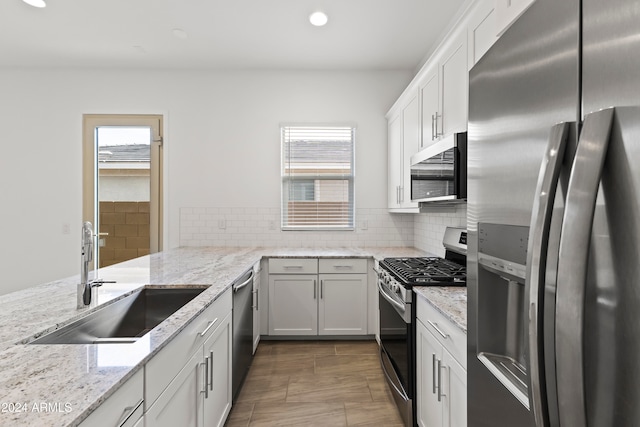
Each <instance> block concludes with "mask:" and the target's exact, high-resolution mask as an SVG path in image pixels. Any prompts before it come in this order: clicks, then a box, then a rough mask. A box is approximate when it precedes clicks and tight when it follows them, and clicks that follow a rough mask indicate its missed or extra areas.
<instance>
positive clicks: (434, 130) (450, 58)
mask: <svg viewBox="0 0 640 427" xmlns="http://www.w3.org/2000/svg"><path fill="white" fill-rule="evenodd" d="M468 71H469V69H468V67H467V32H466V31H464V28H460V29H457V31H455V32H453V33H452V34H451V35H450V37H448V38H447V39H446V40H445V42H444V43H443V44H442V45H441V47H440V49H439V50H438V52H437V53H436V54H435V55H434V57H432V59H431V60H430V61H429V62H427V64H426V65H425V67H424V68H423V69H422V70H421V72H420V74H419V76H420V77H419V83H418V84H419V88H420V90H419V92H420V107H421V109H420V110H421V112H420V124H419V126H420V131H421V132H420V135H421V138H420V144H419V148H420V149H422V148H425V147H427V146H429V145H431V144H432V143H433V142H434V141H436V140H439V139H440V138H442V137H443V136H447V135H450V134H452V133H454V132H464V131H465V130H467V110H468V104H469V102H468V92H469V83H468V80H469V77H468V76H469V74H468Z"/></svg>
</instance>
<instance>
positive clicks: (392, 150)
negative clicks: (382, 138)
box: [387, 116, 402, 209]
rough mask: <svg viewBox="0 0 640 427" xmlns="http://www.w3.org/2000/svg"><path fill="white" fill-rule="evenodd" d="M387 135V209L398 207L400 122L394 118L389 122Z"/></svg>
mask: <svg viewBox="0 0 640 427" xmlns="http://www.w3.org/2000/svg"><path fill="white" fill-rule="evenodd" d="M388 126H389V135H388V142H387V143H388V159H387V160H388V162H389V166H388V176H387V185H388V201H387V205H388V208H389V209H394V208H398V207H400V179H401V177H402V120H401V119H400V116H396V117H394V118H392V119H390V120H389V125H388Z"/></svg>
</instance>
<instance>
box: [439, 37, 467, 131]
mask: <svg viewBox="0 0 640 427" xmlns="http://www.w3.org/2000/svg"><path fill="white" fill-rule="evenodd" d="M440 79H441V85H440V86H441V91H442V92H441V100H442V105H441V111H442V122H441V126H442V134H443V135H450V134H451V133H454V132H464V131H465V130H466V129H467V114H468V112H467V110H468V108H469V107H468V103H469V102H468V97H469V94H468V92H469V82H468V81H469V72H468V70H467V34H466V32H463V33H461V34H459V35H458V36H457V37H456V38H455V39H454V40H453V41H452V44H451V45H450V47H449V48H448V49H447V50H446V51H445V53H444V56H443V60H442V62H441V63H440Z"/></svg>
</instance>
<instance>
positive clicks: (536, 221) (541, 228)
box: [525, 122, 570, 427]
mask: <svg viewBox="0 0 640 427" xmlns="http://www.w3.org/2000/svg"><path fill="white" fill-rule="evenodd" d="M569 125H570V124H569V123H566V122H565V123H559V124H557V125H555V126H553V127H552V128H551V133H550V136H549V142H548V144H547V148H546V150H545V153H544V157H543V160H542V164H541V166H540V173H539V175H538V183H537V184H536V190H535V199H534V202H533V213H532V216H531V227H530V228H529V230H530V232H529V245H528V249H527V272H526V279H525V307H527V308H528V329H529V337H528V338H529V341H528V349H527V350H528V354H529V368H528V372H529V389H530V393H529V407H530V408H532V412H533V415H534V419H535V421H536V426H540V427H547V426H549V418H548V411H547V409H546V404H545V400H544V398H543V396H542V391H541V390H542V385H543V384H544V370H543V369H541V364H542V361H543V360H544V354H543V353H542V352H541V349H542V348H543V346H542V340H543V336H542V334H541V331H542V323H543V319H544V316H543V314H544V313H543V310H542V306H543V305H542V304H541V302H542V298H543V294H544V279H545V271H546V259H547V247H548V242H549V232H550V229H551V217H552V213H553V202H554V200H555V196H556V189H557V188H558V180H559V177H560V171H561V169H562V162H563V159H564V155H565V151H566V147H567V139H568V136H569Z"/></svg>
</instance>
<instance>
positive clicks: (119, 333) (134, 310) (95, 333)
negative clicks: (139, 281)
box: [29, 288, 206, 344]
mask: <svg viewBox="0 0 640 427" xmlns="http://www.w3.org/2000/svg"><path fill="white" fill-rule="evenodd" d="M205 289H206V288H144V289H142V290H141V291H139V292H136V293H134V294H131V295H129V296H127V297H125V298H123V299H121V300H118V301H116V302H114V303H113V304H109V305H107V306H105V307H103V308H100V309H98V310H96V311H94V312H92V313H91V314H88V315H87V316H85V317H83V318H82V319H79V320H76V321H75V322H73V323H70V324H68V325H66V326H64V327H62V328H60V329H57V330H55V331H53V332H51V333H49V334H47V335H44V336H42V337H40V338H38V339H36V340H34V341H32V342H30V343H29V344H104V343H133V342H135V341H136V340H137V339H138V338H139V337H141V336H143V335H144V334H146V333H147V332H149V331H150V330H151V329H153V328H154V327H156V326H157V325H158V324H160V322H162V321H163V320H164V319H166V318H167V317H169V316H171V315H172V314H173V313H175V312H176V311H178V309H180V308H181V307H182V306H184V305H185V304H186V303H188V302H189V301H191V300H192V299H193V298H195V297H196V296H198V295H199V294H200V293H202V292H203V291H204V290H205Z"/></svg>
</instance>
